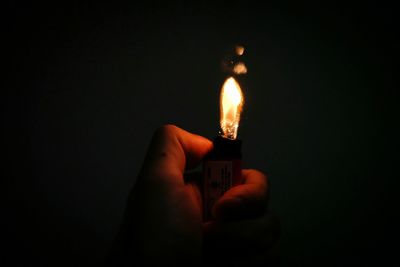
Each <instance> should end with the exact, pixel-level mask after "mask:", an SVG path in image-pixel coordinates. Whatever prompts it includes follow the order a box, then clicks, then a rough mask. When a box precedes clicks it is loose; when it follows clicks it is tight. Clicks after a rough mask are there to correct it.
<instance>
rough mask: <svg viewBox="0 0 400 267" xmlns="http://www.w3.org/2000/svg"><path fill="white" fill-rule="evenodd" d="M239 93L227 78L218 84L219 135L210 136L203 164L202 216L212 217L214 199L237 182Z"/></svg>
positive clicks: (239, 156)
mask: <svg viewBox="0 0 400 267" xmlns="http://www.w3.org/2000/svg"><path fill="white" fill-rule="evenodd" d="M242 106H243V94H242V91H241V89H240V86H239V84H238V82H237V81H236V80H235V79H234V78H233V77H229V78H228V79H226V81H225V82H224V84H223V86H222V90H221V97H220V110H221V118H220V127H221V130H220V134H219V136H218V137H216V138H215V139H214V148H213V150H212V151H211V152H210V153H209V154H208V155H207V156H206V158H205V160H204V164H203V207H204V210H203V215H204V216H203V217H204V221H209V220H211V219H212V208H213V206H214V204H215V202H216V201H217V200H218V199H219V198H220V197H221V196H222V195H223V194H224V193H225V192H226V191H228V190H229V189H230V188H231V187H232V186H236V185H239V184H241V183H242V181H241V170H242V167H241V158H242V155H241V144H242V141H241V140H238V139H237V130H238V127H239V121H240V113H241V111H242Z"/></svg>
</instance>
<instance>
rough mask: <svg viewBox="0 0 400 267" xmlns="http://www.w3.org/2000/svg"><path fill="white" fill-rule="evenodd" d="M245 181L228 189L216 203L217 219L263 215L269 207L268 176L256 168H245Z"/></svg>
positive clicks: (215, 214) (243, 172)
mask: <svg viewBox="0 0 400 267" xmlns="http://www.w3.org/2000/svg"><path fill="white" fill-rule="evenodd" d="M242 176H243V180H244V183H243V184H242V185H238V186H235V187H233V188H231V189H230V190H228V191H227V192H226V193H225V194H224V195H223V196H222V197H221V198H220V199H219V200H218V201H217V202H216V203H215V205H214V207H213V215H214V217H215V218H216V219H217V220H235V219H236V220H240V219H245V218H252V217H257V216H260V215H262V214H263V213H264V212H265V210H266V207H267V200H268V191H269V185H268V180H267V177H266V176H265V175H264V174H263V173H261V172H259V171H256V170H243V171H242Z"/></svg>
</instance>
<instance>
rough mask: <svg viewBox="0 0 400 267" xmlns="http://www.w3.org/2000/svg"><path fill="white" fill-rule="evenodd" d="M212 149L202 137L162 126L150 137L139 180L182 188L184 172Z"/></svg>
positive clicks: (210, 144)
mask: <svg viewBox="0 0 400 267" xmlns="http://www.w3.org/2000/svg"><path fill="white" fill-rule="evenodd" d="M212 146H213V145H212V142H211V141H210V140H208V139H206V138H204V137H202V136H199V135H196V134H192V133H189V132H187V131H185V130H183V129H181V128H178V127H176V126H174V125H164V126H162V127H160V128H159V129H158V130H157V131H156V132H155V133H154V135H153V138H152V141H151V143H150V146H149V149H148V152H147V155H146V159H145V161H144V164H143V167H142V170H141V171H140V175H139V177H146V179H151V180H153V181H157V180H158V181H165V182H167V183H178V184H182V183H184V180H183V173H184V171H185V169H186V168H192V167H194V166H196V164H198V163H199V162H200V160H201V159H202V158H203V157H204V156H205V155H206V154H207V153H208V152H209V151H210V150H211V149H212ZM139 179H140V178H139Z"/></svg>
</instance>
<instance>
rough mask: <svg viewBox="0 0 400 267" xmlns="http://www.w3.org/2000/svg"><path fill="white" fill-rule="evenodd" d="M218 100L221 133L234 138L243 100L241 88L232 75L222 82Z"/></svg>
mask: <svg viewBox="0 0 400 267" xmlns="http://www.w3.org/2000/svg"><path fill="white" fill-rule="evenodd" d="M220 100H221V103H220V110H221V119H220V125H221V131H222V133H221V134H222V136H223V137H225V138H229V139H232V140H233V139H236V137H237V130H238V127H239V121H240V113H241V112H242V106H243V102H244V101H243V93H242V90H241V89H240V86H239V84H238V83H237V81H236V80H235V79H234V78H233V77H229V78H228V79H226V81H225V82H224V85H223V86H222V90H221V97H220Z"/></svg>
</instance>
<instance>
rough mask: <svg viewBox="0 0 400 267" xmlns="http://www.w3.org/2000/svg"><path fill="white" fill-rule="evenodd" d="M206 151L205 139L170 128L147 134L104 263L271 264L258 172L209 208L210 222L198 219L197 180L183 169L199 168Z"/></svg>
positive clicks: (272, 240) (263, 181)
mask: <svg viewBox="0 0 400 267" xmlns="http://www.w3.org/2000/svg"><path fill="white" fill-rule="evenodd" d="M212 148H213V144H212V142H211V141H210V140H208V139H206V138H204V137H201V136H199V135H195V134H192V133H189V132H187V131H185V130H182V129H180V128H178V127H176V126H173V125H165V126H163V127H161V128H160V129H158V130H157V131H156V132H155V134H154V136H153V139H152V142H151V144H150V147H149V149H148V153H147V155H146V158H145V161H144V164H143V166H142V169H141V171H140V173H139V176H138V179H137V183H136V185H135V186H134V188H133V190H132V192H131V193H130V196H129V199H128V203H127V207H126V211H125V217H124V221H123V224H122V226H121V231H120V233H119V235H118V239H117V241H116V244H115V246H114V248H113V251H112V254H111V257H110V258H109V263H110V264H112V265H117V266H118V265H120V266H121V265H123V266H132V265H134V263H137V262H140V263H141V266H143V265H149V266H151V265H153V266H157V265H160V264H163V265H164V264H166V265H167V266H168V265H171V264H172V265H171V266H174V265H175V266H176V265H185V266H204V265H205V266H213V265H219V266H221V265H223V264H226V266H257V265H261V264H266V263H269V264H270V265H273V264H275V263H276V261H275V258H276V257H275V256H274V255H271V254H275V253H274V245H275V244H276V243H277V240H278V237H279V233H280V227H279V222H278V220H277V219H276V217H274V216H272V215H271V214H270V213H269V212H267V203H268V197H269V183H268V179H267V177H266V176H265V175H264V174H263V173H261V172H259V171H256V170H243V172H242V175H243V180H244V183H243V184H242V185H239V186H236V187H234V188H232V189H230V190H229V191H227V192H226V193H225V194H224V195H223V196H222V197H221V198H220V199H219V201H217V203H216V204H215V206H214V208H213V215H214V217H215V220H213V221H210V222H203V221H202V200H201V194H200V187H199V185H200V184H199V182H200V181H199V177H198V176H196V175H193V174H191V175H185V171H186V170H190V169H193V168H194V167H196V166H197V165H199V164H200V163H201V160H202V159H203V158H204V156H205V155H206V154H207V153H209V152H210V151H211V150H212ZM216 251H217V252H218V253H216ZM271 259H272V260H271Z"/></svg>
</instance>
